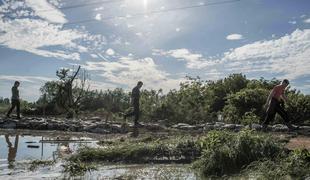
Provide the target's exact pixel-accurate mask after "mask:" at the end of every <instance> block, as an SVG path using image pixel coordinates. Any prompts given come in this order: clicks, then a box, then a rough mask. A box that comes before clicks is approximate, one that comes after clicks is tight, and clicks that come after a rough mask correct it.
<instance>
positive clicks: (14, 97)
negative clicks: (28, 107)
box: [6, 81, 20, 119]
mask: <svg viewBox="0 0 310 180" xmlns="http://www.w3.org/2000/svg"><path fill="white" fill-rule="evenodd" d="M19 84H20V83H19V82H18V81H15V83H14V86H13V87H12V98H11V104H12V107H11V108H10V110H9V111H8V113H7V115H6V117H10V114H11V113H12V111H13V109H14V108H15V107H16V113H17V119H20V102H19V90H18V86H19Z"/></svg>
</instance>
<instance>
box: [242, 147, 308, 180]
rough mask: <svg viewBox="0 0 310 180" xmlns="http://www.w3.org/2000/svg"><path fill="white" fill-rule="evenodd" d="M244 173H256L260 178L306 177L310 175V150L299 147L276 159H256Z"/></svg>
mask: <svg viewBox="0 0 310 180" xmlns="http://www.w3.org/2000/svg"><path fill="white" fill-rule="evenodd" d="M244 174H252V175H253V174H255V175H256V176H257V177H258V178H259V179H305V178H306V177H309V176H310V152H309V151H308V150H305V149H303V150H301V149H298V150H295V151H293V152H291V153H289V154H288V155H286V156H285V157H282V158H278V159H276V160H274V161H272V160H270V159H267V160H262V161H255V162H253V163H251V164H250V165H249V166H248V167H247V169H246V170H245V173H244Z"/></svg>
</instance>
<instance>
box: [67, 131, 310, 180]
mask: <svg viewBox="0 0 310 180" xmlns="http://www.w3.org/2000/svg"><path fill="white" fill-rule="evenodd" d="M99 144H100V145H102V147H100V148H83V149H81V150H80V151H79V152H78V153H77V154H75V155H73V156H72V157H71V158H70V159H69V161H70V162H83V163H92V162H105V163H135V164H136V163H142V164H144V163H150V162H153V163H172V162H173V163H188V164H192V167H193V168H194V169H195V170H196V171H197V172H199V174H200V175H201V176H204V177H223V176H234V175H236V174H239V173H241V175H242V176H249V177H250V176H255V177H260V178H262V179H266V178H267V179H274V178H275V179H277V178H278V177H291V178H293V179H302V178H304V177H307V176H310V171H309V169H310V152H309V151H307V150H296V151H292V152H291V151H289V150H288V149H286V148H285V147H284V144H285V142H284V141H279V140H278V139H277V138H276V137H272V136H270V135H268V134H263V133H259V132H255V131H251V130H243V131H241V132H238V133H233V132H229V131H211V132H208V133H207V134H205V135H201V136H199V137H192V136H180V135H178V136H166V137H154V136H147V137H143V138H140V139H128V140H124V139H122V140H114V141H102V142H100V143H99Z"/></svg>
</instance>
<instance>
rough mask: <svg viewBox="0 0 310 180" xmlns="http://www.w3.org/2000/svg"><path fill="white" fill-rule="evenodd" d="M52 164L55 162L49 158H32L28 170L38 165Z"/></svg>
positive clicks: (34, 168)
mask: <svg viewBox="0 0 310 180" xmlns="http://www.w3.org/2000/svg"><path fill="white" fill-rule="evenodd" d="M54 164H55V161H51V160H34V161H31V163H30V166H29V170H30V171H34V170H36V169H37V168H38V167H40V166H52V165H54Z"/></svg>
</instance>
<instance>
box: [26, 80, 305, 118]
mask: <svg viewBox="0 0 310 180" xmlns="http://www.w3.org/2000/svg"><path fill="white" fill-rule="evenodd" d="M69 79H70V78H69ZM61 83H63V82H62V81H61V80H59V81H50V82H46V83H45V84H44V86H42V88H41V92H42V95H41V97H40V98H39V99H38V101H37V102H36V103H34V104H32V105H31V108H30V109H32V111H29V110H28V112H27V110H25V113H33V114H37V115H42V114H43V112H44V113H45V114H46V115H60V114H63V113H66V112H67V111H68V110H64V109H65V106H64V105H63V104H65V103H64V102H63V103H59V102H60V101H61V100H62V101H63V99H62V98H64V96H60V95H59V88H60V84H61ZM279 83H280V81H279V80H277V79H272V80H265V79H263V78H261V79H258V80H257V79H247V78H246V76H245V75H243V74H232V75H229V76H228V77H226V78H223V79H220V80H216V81H210V80H202V79H200V78H199V77H197V78H191V77H188V78H187V81H186V82H183V83H181V84H180V88H179V89H178V90H176V89H173V90H170V91H169V92H168V93H166V94H164V93H163V91H162V90H161V89H160V90H142V92H141V99H140V103H141V105H140V108H141V111H142V117H141V118H142V120H144V121H147V122H158V121H162V122H164V123H166V124H175V123H180V122H183V123H189V124H198V123H206V122H214V121H218V120H222V121H224V122H227V123H241V124H251V123H259V122H261V121H262V120H263V118H264V116H265V111H266V110H265V109H264V107H263V106H264V104H265V102H266V98H267V96H268V94H269V92H270V90H271V89H272V88H273V87H274V86H275V85H277V84H279ZM70 88H71V90H72V92H71V93H72V96H76V94H80V96H78V97H79V99H78V101H76V102H75V103H74V105H72V104H71V106H70V107H69V106H67V107H66V108H69V109H70V108H72V109H73V111H74V113H75V114H76V115H82V114H85V113H86V114H87V113H89V114H96V112H104V113H106V114H109V115H110V116H111V117H112V118H120V117H121V113H122V112H125V111H127V110H128V109H129V108H130V92H129V93H127V92H125V91H124V90H123V89H121V88H116V89H114V90H105V91H102V90H100V91H98V90H92V91H90V90H89V89H85V86H83V87H82V86H74V87H70ZM286 94H287V96H288V98H289V102H288V103H287V104H286V109H287V111H288V113H289V115H290V118H291V120H292V121H293V123H296V124H303V123H309V120H310V95H304V94H302V93H301V92H300V91H297V90H295V89H288V90H287V92H286ZM59 98H61V99H59ZM276 119H277V120H280V118H276Z"/></svg>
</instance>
